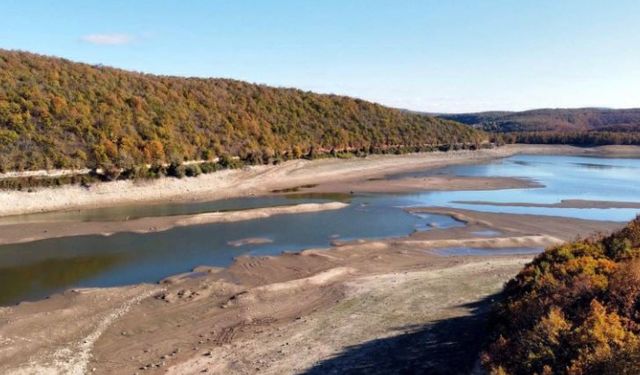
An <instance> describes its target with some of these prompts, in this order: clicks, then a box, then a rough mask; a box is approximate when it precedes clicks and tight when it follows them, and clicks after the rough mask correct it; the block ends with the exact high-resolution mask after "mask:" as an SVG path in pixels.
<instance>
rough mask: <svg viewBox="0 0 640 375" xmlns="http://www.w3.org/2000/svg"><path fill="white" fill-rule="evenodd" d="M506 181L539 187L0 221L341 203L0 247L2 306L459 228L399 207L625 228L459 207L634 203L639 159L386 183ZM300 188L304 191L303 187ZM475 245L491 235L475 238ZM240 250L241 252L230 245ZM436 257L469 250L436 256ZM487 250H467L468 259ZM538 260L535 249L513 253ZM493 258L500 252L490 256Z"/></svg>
mask: <svg viewBox="0 0 640 375" xmlns="http://www.w3.org/2000/svg"><path fill="white" fill-rule="evenodd" d="M434 174H436V175H438V174H439V175H458V176H487V177H494V176H505V177H507V176H508V177H523V178H529V179H533V180H535V181H537V182H540V183H541V184H543V185H544V187H543V188H532V189H509V190H498V191H445V192H424V193H419V194H405V195H390V194H372V195H360V196H349V195H344V194H322V195H314V194H294V195H291V196H274V197H256V198H239V199H230V200H223V201H215V202H199V203H182V204H178V203H171V204H156V205H146V206H123V207H114V208H104V209H93V210H83V211H74V212H61V213H48V214H33V215H24V216H16V217H8V218H4V219H0V223H3V224H7V223H34V222H47V221H68V222H69V223H70V225H73V224H72V223H73V222H77V221H120V220H133V219H136V218H141V217H154V216H169V215H185V214H197V213H206V212H212V211H229V210H243V209H250V208H258V207H273V206H281V205H291V204H298V203H309V202H316V203H322V202H329V201H335V200H341V201H343V202H346V203H349V206H348V207H346V208H343V209H340V210H333V211H323V212H313V213H303V214H288V215H277V216H273V217H269V218H263V219H255V220H248V221H240V222H233V223H214V224H203V225H195V226H188V227H179V228H173V229H169V230H167V231H163V232H151V233H142V234H136V233H116V234H114V235H111V236H100V235H90V236H75V237H63V238H52V239H46V240H40V241H34V242H28V243H21V244H10V245H3V246H0V304H9V303H15V302H18V301H22V300H25V299H34V298H41V297H44V296H46V295H49V294H51V293H54V292H57V291H61V290H64V289H67V288H70V287H93V286H115V285H123V284H131V283H139V282H155V281H158V280H159V279H161V278H164V277H166V276H169V275H172V274H176V273H181V272H185V271H189V270H190V269H192V268H194V267H196V266H198V265H213V266H226V265H228V264H230V262H232V261H233V258H234V257H236V256H239V255H243V254H249V255H272V254H277V253H280V252H282V251H296V250H301V249H305V248H318V247H328V246H330V244H331V243H334V242H342V241H349V240H355V239H371V238H387V237H400V236H406V235H408V234H410V233H412V232H413V231H416V230H418V231H422V230H437V229H439V228H444V229H446V228H451V227H460V226H463V225H464V224H463V223H461V222H459V221H456V220H454V219H452V218H451V217H449V216H447V215H435V214H423V213H421V214H411V213H408V212H406V211H405V210H403V207H428V206H447V207H456V208H465V209H471V210H479V211H489V212H509V213H528V214H535V215H554V216H566V217H576V218H584V219H598V220H613V221H626V220H629V219H631V218H633V217H634V216H635V215H636V213H637V212H639V211H640V210H638V209H631V208H549V207H528V206H493V205H491V204H464V203H456V202H461V201H476V202H478V201H479V202H502V203H512V202H523V203H548V204H553V203H557V202H559V201H561V200H563V199H582V200H602V201H612V200H615V201H627V202H640V160H639V159H614V158H593V157H573V156H529V155H519V156H513V157H510V158H506V159H501V160H495V161H492V162H488V163H483V164H469V165H458V166H450V167H446V168H440V169H432V170H427V171H424V172H414V173H411V174H403V175H399V176H392V177H391V178H400V177H403V176H415V177H420V176H427V175H434ZM302 190H303V189H302ZM477 235H478V236H479V237H493V236H499V235H500V233H499V232H495V233H494V232H490V231H485V232H482V233H477ZM238 244H240V246H239V245H238ZM440 251H441V252H442V255H456V254H463V253H468V252H469V251H470V250H469V249H466V248H465V249H461V248H452V249H450V250H446V249H443V250H440ZM492 251H493V250H488V249H474V250H473V251H471V253H472V254H473V255H489V254H492V253H493V252H492ZM514 251H518V252H523V251H524V252H527V253H528V252H538V251H540V249H531V250H526V249H524V250H523V249H515V250H514ZM496 253H498V254H499V253H501V252H500V251H499V250H496Z"/></svg>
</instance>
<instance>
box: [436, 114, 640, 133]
mask: <svg viewBox="0 0 640 375" xmlns="http://www.w3.org/2000/svg"><path fill="white" fill-rule="evenodd" d="M438 117H439V118H443V119H448V120H453V121H457V122H461V123H464V124H467V125H471V126H473V127H474V128H477V129H482V130H486V131H492V132H528V131H566V132H576V131H591V130H596V131H624V130H640V108H635V109H608V108H577V109H535V110H531V111H523V112H480V113H467V114H444V115H438Z"/></svg>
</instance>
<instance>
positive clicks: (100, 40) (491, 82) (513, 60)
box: [0, 0, 640, 112]
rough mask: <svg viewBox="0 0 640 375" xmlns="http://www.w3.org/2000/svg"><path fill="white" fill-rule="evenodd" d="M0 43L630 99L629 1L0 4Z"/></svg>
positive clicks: (325, 86)
mask: <svg viewBox="0 0 640 375" xmlns="http://www.w3.org/2000/svg"><path fill="white" fill-rule="evenodd" d="M0 14H2V22H1V23H0V48H5V49H21V50H27V51H32V52H37V53H42V54H47V55H55V56H61V57H65V58H69V59H72V60H76V61H82V62H88V63H102V64H105V65H111V66H116V67H120V68H124V69H130V70H137V71H144V72H149V73H157V74H170V75H181V76H200V77H229V78H236V79H241V80H246V81H250V82H258V83H266V84H269V85H274V86H287V87H298V88H301V89H306V90H312V91H317V92H323V93H336V94H344V95H351V96H357V97H361V98H364V99H368V100H372V101H376V102H380V103H383V104H387V105H390V106H395V107H403V108H410V109H415V110H422V111H433V112H466V111H480V110H493V109H506V110H520V109H529V108H536V107H583V106H606V107H617V108H626V107H640V22H639V20H640V1H637V0H615V1H604V0H602V1H595V0H520V1H515V0H513V1H508V0H502V1H500V0H421V1H418V0H415V1H408V0H387V1H382V0H340V1H339V0H295V1H294V0H290V1H285V0H270V1H267V0H262V1H257V0H230V1H226V0H208V1H204V0H201V1H198V0H191V1H177V0H176V1H161V0H155V1H144V0H135V1H134V0H127V1H124V0H118V1H116V0H110V1H106V0H101V1H98V0H82V1H80V0H64V1H44V0H42V1H35V0H31V1H29V0H2V1H1V2H0Z"/></svg>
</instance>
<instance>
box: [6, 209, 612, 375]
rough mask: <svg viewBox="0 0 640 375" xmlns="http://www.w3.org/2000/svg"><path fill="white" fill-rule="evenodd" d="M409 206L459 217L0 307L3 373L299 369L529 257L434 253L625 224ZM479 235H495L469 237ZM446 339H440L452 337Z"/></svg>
mask: <svg viewBox="0 0 640 375" xmlns="http://www.w3.org/2000/svg"><path fill="white" fill-rule="evenodd" d="M414 211H415V212H440V213H444V214H449V215H452V216H453V215H455V217H456V218H457V219H458V220H461V221H464V222H465V223H466V224H467V225H466V226H465V227H462V228H449V229H434V230H432V231H428V232H416V233H414V234H412V235H410V236H408V237H401V238H389V239H384V240H365V241H363V240H360V241H358V240H356V241H351V242H349V243H345V244H341V245H339V246H334V247H330V248H323V249H308V250H304V251H300V252H295V253H289V252H284V253H281V254H279V255H274V256H240V257H238V258H236V260H235V261H234V262H233V263H232V264H231V265H230V266H229V267H226V268H217V267H197V268H195V269H194V270H193V272H189V273H186V274H181V275H175V276H171V277H168V278H165V279H164V280H163V281H161V282H160V283H155V284H136V285H129V286H122V287H111V288H82V289H71V290H67V291H65V292H63V293H60V294H54V295H53V296H51V297H50V298H47V299H43V300H39V301H35V302H22V303H20V304H18V305H15V306H10V307H0V337H2V338H3V341H2V344H3V346H4V349H3V350H2V351H0V372H9V373H11V371H18V372H19V371H25V372H29V371H31V372H38V371H42V372H45V371H51V372H54V373H55V372H65V371H68V372H71V371H74V370H77V369H80V370H84V371H88V370H89V369H92V368H96V373H133V372H135V371H139V370H145V373H146V372H151V373H155V372H159V371H163V372H165V371H167V373H170V374H171V373H174V374H184V373H197V372H200V371H201V370H202V369H203V368H209V369H210V370H211V369H214V372H215V371H219V372H224V373H231V374H241V373H242V374H244V373H258V372H260V373H267V374H278V373H283V371H284V373H293V372H295V371H298V372H300V371H304V370H308V369H311V368H313V367H314V366H317V365H318V363H323V362H324V361H328V360H329V359H330V358H333V357H334V356H336V355H339V354H340V353H343V352H344V351H345V350H348V348H349V347H351V346H353V345H359V344H361V343H365V342H370V341H372V340H373V341H374V342H375V341H377V340H385V339H386V338H389V337H396V336H398V335H403V334H406V331H405V330H404V329H402V327H405V326H407V327H409V326H416V327H417V326H423V325H427V326H428V325H431V324H436V322H439V321H442V320H443V319H445V320H448V319H454V320H457V319H461V318H462V317H464V316H468V315H469V314H470V313H472V311H474V310H472V309H470V308H465V307H464V306H466V305H467V304H475V303H477V301H481V300H487V301H490V298H492V297H491V296H492V295H493V294H494V293H497V292H499V290H500V289H501V288H502V285H503V283H504V282H506V281H507V280H508V279H510V278H511V277H512V275H513V274H515V273H516V272H517V271H518V270H519V269H520V268H521V267H522V265H524V264H525V263H526V262H528V261H530V260H531V259H532V257H533V255H500V254H499V252H497V253H496V255H491V256H439V255H437V253H435V252H434V251H432V250H435V249H437V248H439V247H442V246H492V247H494V248H496V249H499V248H502V247H509V246H534V245H535V246H550V245H554V244H557V243H559V242H560V241H563V240H567V239H570V238H571V237H573V236H574V235H585V234H588V233H591V232H592V231H593V230H594V228H599V229H600V230H613V229H615V227H616V226H619V225H621V224H619V223H608V222H593V221H588V220H578V219H573V220H566V219H564V218H537V220H532V217H531V215H517V214H492V213H482V212H475V211H465V210H457V209H448V208H439V207H426V208H419V209H415V210H414ZM525 219H526V220H525ZM483 230H484V231H486V230H495V231H499V232H500V233H499V235H497V236H496V237H491V238H486V237H482V236H481V237H478V235H477V233H479V232H480V231H483ZM425 290H428V291H430V292H429V293H424V291H425ZM195 317H197V318H195ZM354 317H355V318H358V317H360V318H361V317H367V319H364V320H363V319H356V320H354V319H355V318H354ZM370 319H373V321H371V320H370ZM358 322H361V323H358ZM372 322H373V323H372ZM45 323H46V326H43V324H45ZM365 326H369V328H370V329H365V328H366V327H365ZM478 326H480V325H474V327H478ZM371 327H374V328H375V329H371ZM451 335H452V336H447V338H448V339H443V340H441V342H443V343H449V342H451V340H454V339H456V337H457V336H456V335H454V334H451ZM477 339H478V337H475V336H474V337H473V340H477ZM447 345H448V344H447ZM463 347H465V348H466V346H465V345H463ZM61 350H62V351H61ZM283 350H285V351H287V353H288V355H287V357H286V358H285V357H283V356H282V355H281V353H282V351H283ZM447 350H449V349H447ZM59 353H64V355H63V357H64V358H63V357H60V354H59ZM458 354H459V353H458ZM67 357H68V358H67ZM454 357H457V354H456V355H454V354H452V358H454ZM78 358H79V359H80V360H78ZM453 362H455V361H453ZM447 363H452V362H447ZM438 366H442V364H439V365H438ZM256 368H260V369H261V371H256ZM81 372H82V371H81Z"/></svg>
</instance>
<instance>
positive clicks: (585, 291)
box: [483, 218, 640, 374]
mask: <svg viewBox="0 0 640 375" xmlns="http://www.w3.org/2000/svg"><path fill="white" fill-rule="evenodd" d="M504 295H505V296H504V300H503V301H501V302H499V303H498V305H497V307H496V309H495V311H494V313H493V317H492V322H491V325H492V330H493V337H492V343H491V345H490V346H489V348H488V350H487V352H486V353H485V354H484V356H483V357H484V358H483V361H484V364H485V365H486V366H487V367H488V368H489V369H490V370H491V371H492V373H494V374H638V373H640V218H638V219H636V220H634V221H632V222H631V223H630V224H629V225H628V226H627V227H625V228H624V229H622V230H620V231H619V232H617V233H614V234H612V235H610V236H606V237H596V238H590V239H585V240H579V241H576V242H573V243H569V244H565V245H562V246H558V247H555V248H552V249H549V250H547V251H546V252H544V253H543V254H541V255H539V256H538V257H537V258H536V259H535V260H534V261H533V262H532V263H530V264H528V265H527V266H526V267H525V268H524V270H522V271H521V272H520V273H519V274H518V275H517V276H516V277H515V278H514V279H513V280H511V281H510V282H509V283H508V284H507V285H506V287H505V291H504Z"/></svg>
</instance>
